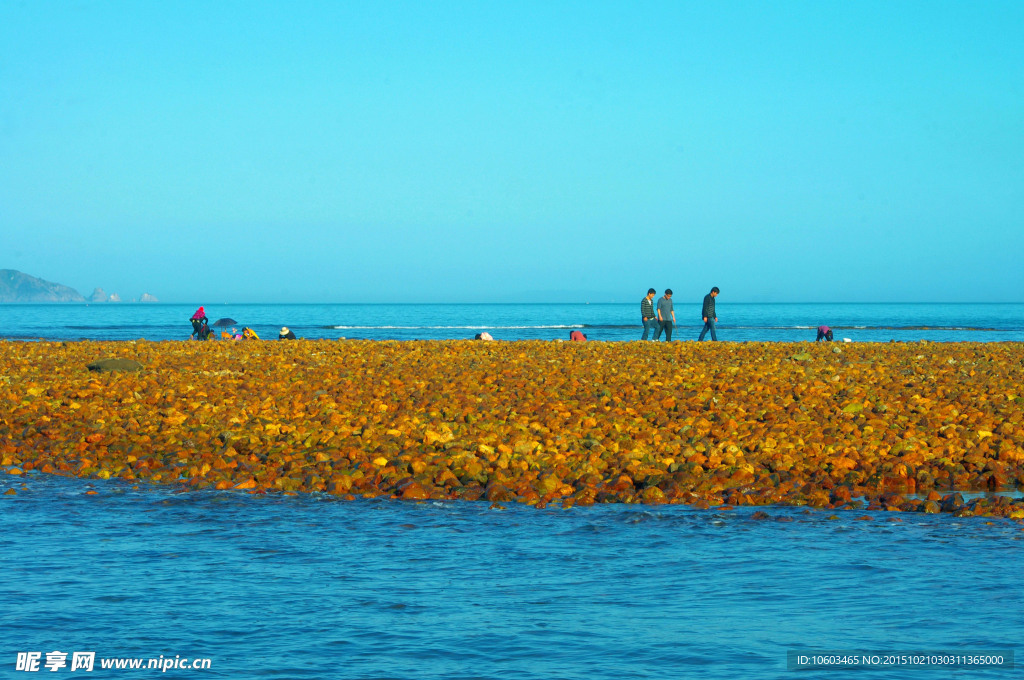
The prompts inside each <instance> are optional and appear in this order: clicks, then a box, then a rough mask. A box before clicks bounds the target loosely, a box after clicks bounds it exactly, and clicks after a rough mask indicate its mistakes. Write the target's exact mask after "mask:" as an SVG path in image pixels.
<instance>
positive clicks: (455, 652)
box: [0, 474, 1024, 680]
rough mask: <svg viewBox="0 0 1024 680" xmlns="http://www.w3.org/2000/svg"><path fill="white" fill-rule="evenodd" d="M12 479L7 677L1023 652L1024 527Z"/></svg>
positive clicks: (671, 669)
mask: <svg viewBox="0 0 1024 680" xmlns="http://www.w3.org/2000/svg"><path fill="white" fill-rule="evenodd" d="M0 478H2V479H0V492H2V491H4V490H6V489H8V488H13V489H15V490H16V491H17V494H16V495H2V496H0V508H2V510H0V527H2V531H0V574H2V577H0V630H2V631H4V641H3V642H2V643H0V644H2V646H3V647H4V649H3V653H2V655H0V658H2V659H3V662H2V664H0V669H2V670H3V672H0V676H3V677H9V675H10V674H12V673H10V671H12V670H13V668H14V660H15V656H16V653H17V652H19V651H33V650H35V651H41V652H44V653H45V652H47V651H53V650H61V651H65V652H70V651H75V650H78V651H95V652H96V654H97V658H101V657H146V658H151V657H157V656H159V655H161V654H162V655H164V656H165V657H170V658H173V657H174V656H175V655H181V656H183V657H193V658H194V657H200V658H209V659H211V660H212V667H211V669H210V670H206V671H197V670H192V671H174V670H171V671H169V672H167V673H160V672H159V671H155V670H141V671H135V672H134V675H133V674H132V673H129V672H126V671H113V670H110V671H101V670H100V669H99V668H97V669H96V670H95V671H94V672H93V673H92V674H91V675H92V676H95V677H129V676H131V677H155V676H163V677H192V678H196V677H225V678H249V677H251V678H262V677H268V678H467V679H468V678H495V679H498V678H501V679H505V678H522V679H528V678H529V679H533V678H536V679H538V680H539V679H542V678H543V679H549V678H567V679H569V678H572V679H575V678H580V679H583V678H663V677H670V678H690V677H702V678H754V677H791V676H792V674H793V671H788V670H787V667H786V653H787V650H789V649H797V648H801V649H802V648H807V647H814V648H820V649H865V650H881V651H886V650H921V649H927V650H956V649H964V648H970V649H996V648H998V649H1013V648H1014V646H1015V645H1016V644H1018V642H1019V640H1021V639H1022V638H1024V616H1021V611H1022V610H1024V589H1022V588H1021V587H1020V573H1021V567H1024V558H1022V554H1024V553H1022V550H1024V543H1022V540H1021V539H1024V532H1022V526H1021V524H1019V523H1017V522H1013V521H1007V520H995V521H993V522H992V523H989V522H986V521H985V520H983V519H978V518H959V519H958V518H953V517H950V516H948V515H942V516H936V515H917V514H899V515H898V516H895V515H892V514H886V513H880V514H874V515H872V516H873V517H874V520H873V521H857V520H855V516H858V515H856V514H849V513H843V514H841V515H840V516H839V519H829V517H830V515H829V514H828V513H825V512H818V511H814V512H805V511H803V510H799V509H784V508H768V509H767V512H768V514H769V516H770V517H769V519H755V518H754V517H753V513H754V512H755V511H756V510H757V509H756V508H741V509H736V510H729V511H724V510H723V511H714V510H711V511H697V510H691V509H687V508H681V507H667V506H661V507H650V506H648V507H641V506H622V505H615V506H595V507H590V508H572V509H570V510H560V509H548V510H536V509H533V508H529V507H520V506H516V505H511V506H509V507H508V508H507V509H504V510H495V509H490V507H489V505H488V504H486V503H466V502H448V503H435V502H430V503H406V502H396V501H370V500H361V501H353V502H344V501H337V500H333V499H332V498H330V497H324V496H312V495H306V496H290V497H281V496H254V495H249V494H244V493H238V492H186V493H181V492H174V491H170V490H167V489H163V488H154V487H143V488H133V487H130V486H126V485H123V484H120V483H115V482H110V483H99V482H89V481H87V480H79V479H64V478H59V477H52V476H47V475H41V474H35V475H32V476H30V477H28V478H27V479H26V478H15V477H14V476H10V475H0ZM89 490H95V491H97V492H98V493H96V494H95V495H90V494H88V493H87V491H89ZM893 520H901V521H893ZM69 658H70V657H69ZM44 672H45V671H44ZM63 672H64V673H67V672H68V669H66V668H65V669H64V670H63ZM1008 672H1009V673H1011V674H1012V672H1011V671H1007V670H1005V669H998V670H987V671H969V672H968V671H957V672H955V673H953V672H951V671H935V670H932V671H910V672H909V673H914V674H915V675H914V676H913V677H922V678H924V677H1007V673H1008ZM907 674H908V671H906V670H904V671H900V672H897V671H883V670H871V671H864V670H860V671H845V675H844V672H838V673H830V674H828V677H847V676H848V677H855V678H862V679H863V678H866V677H871V678H876V677H886V678H888V677H892V678H899V677H907ZM17 675H24V676H25V677H28V676H27V675H26V674H17ZM46 675H47V676H50V675H51V674H50V673H48V672H47V673H46ZM58 675H59V674H58V673H54V674H53V676H54V677H56V676H58ZM798 675H802V676H807V674H806V673H802V674H798ZM811 677H815V675H814V674H813V673H812V674H811Z"/></svg>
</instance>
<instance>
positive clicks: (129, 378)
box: [0, 340, 1024, 519]
mask: <svg viewBox="0 0 1024 680" xmlns="http://www.w3.org/2000/svg"><path fill="white" fill-rule="evenodd" d="M111 358H118V359H126V360H130V362H113V363H111V364H108V365H109V366H114V365H121V366H122V367H124V366H131V367H133V368H135V369H136V370H123V368H122V369H117V368H113V369H112V370H105V371H99V370H89V369H88V368H87V365H88V364H90V363H94V362H96V361H97V360H102V359H111ZM1022 374H1024V346H1022V345H1020V344H1017V343H984V344H981V343H957V344H935V343H887V344H867V343H865V344H843V345H835V344H826V343H822V344H817V345H814V344H810V343H703V344H697V343H640V342H629V343H599V342H590V343H555V342H514V343H500V342H499V343H481V342H472V341H423V342H391V341H388V342H371V341H328V340H321V341H296V342H276V341H272V342H261V341H246V342H207V343H198V342H159V343H150V342H108V343H98V342H78V343H35V342H0V464H2V467H0V470H3V471H5V472H6V473H7V474H11V475H19V474H22V475H23V474H24V473H25V472H26V471H29V470H38V471H42V472H46V473H54V474H60V475H74V476H79V477H88V478H98V479H111V478H120V479H123V480H138V481H145V482H151V483H157V484H173V485H181V486H182V487H186V488H211V489H238V490H247V491H249V492H253V493H301V492H324V493H329V494H336V495H339V496H341V497H345V498H352V497H355V496H381V495H385V496H390V497H393V498H396V499H408V500H418V499H467V500H489V501H492V502H496V503H503V502H522V503H529V504H532V505H537V506H544V505H548V504H553V503H557V504H561V505H563V506H568V505H573V504H576V505H584V504H591V503H604V502H622V503H650V504H658V503H685V504H690V505H693V506H696V507H702V508H703V507H712V506H721V505H770V504H786V505H806V506H811V507H815V508H822V509H831V510H833V511H837V512H838V511H845V512H858V511H862V510H875V509H877V510H882V509H885V510H901V511H916V512H952V513H954V514H957V515H961V516H963V515H978V516H994V517H1008V518H1013V519H1021V518H1024V500H1022V499H1021V498H1020V493H1019V489H1020V488H1021V487H1022V485H1024V470H1022V465H1024V398H1022V394H1021V392H1020V389H1021V388H1020V386H1021V384H1022V383H1024V375H1022ZM99 488H100V489H101V491H100V493H102V485H101V486H100V487H99ZM11 492H15V493H16V491H15V490H14V489H13V488H12V489H10V491H9V493H11ZM858 514H862V513H858Z"/></svg>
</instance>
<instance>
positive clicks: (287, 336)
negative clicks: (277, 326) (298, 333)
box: [277, 326, 295, 340]
mask: <svg viewBox="0 0 1024 680" xmlns="http://www.w3.org/2000/svg"><path fill="white" fill-rule="evenodd" d="M277 339H278V340H294V339H295V331H293V330H291V329H290V328H288V326H281V332H280V333H278V334H277Z"/></svg>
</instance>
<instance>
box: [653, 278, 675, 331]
mask: <svg viewBox="0 0 1024 680" xmlns="http://www.w3.org/2000/svg"><path fill="white" fill-rule="evenodd" d="M675 325H676V311H675V309H674V308H673V307H672V289H671V288H666V289H665V294H664V295H663V296H662V297H661V298H659V299H658V332H657V333H655V334H654V339H655V340H657V339H658V338H660V337H661V332H662V331H665V342H669V341H670V340H671V339H672V328H673V327H674V326H675Z"/></svg>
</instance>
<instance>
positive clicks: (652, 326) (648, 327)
mask: <svg viewBox="0 0 1024 680" xmlns="http://www.w3.org/2000/svg"><path fill="white" fill-rule="evenodd" d="M657 292H658V291H656V290H654V289H653V288H650V289H648V290H647V297H645V298H644V299H643V300H641V301H640V320H641V321H642V322H643V324H644V334H643V335H642V336H641V337H640V339H641V340H646V339H647V337H648V336H649V335H650V333H651V331H657V330H658V317H656V316H655V315H654V302H653V300H654V296H655V294H656V293H657Z"/></svg>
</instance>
